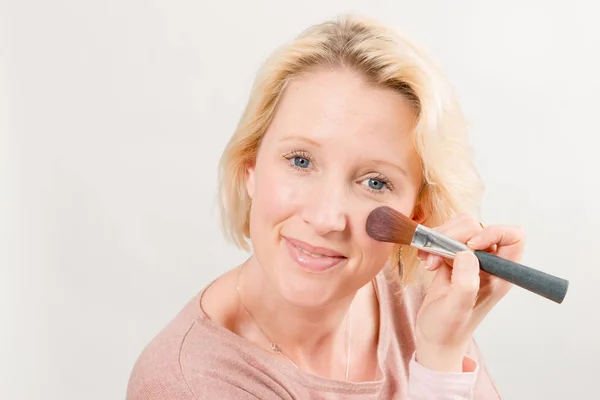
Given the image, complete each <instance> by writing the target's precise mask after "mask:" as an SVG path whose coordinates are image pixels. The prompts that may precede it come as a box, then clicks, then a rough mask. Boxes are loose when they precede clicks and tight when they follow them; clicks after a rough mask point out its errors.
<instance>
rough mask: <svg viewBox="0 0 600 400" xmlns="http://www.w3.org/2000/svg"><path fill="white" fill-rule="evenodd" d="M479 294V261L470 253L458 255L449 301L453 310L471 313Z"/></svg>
mask: <svg viewBox="0 0 600 400" xmlns="http://www.w3.org/2000/svg"><path fill="white" fill-rule="evenodd" d="M478 292H479V260H478V259H477V257H476V256H475V254H473V253H472V252H470V251H462V252H459V253H458V254H456V257H455V258H454V263H453V266H452V276H451V278H450V290H449V291H448V295H447V299H448V302H449V303H450V304H449V305H450V307H451V310H453V311H454V312H457V313H470V312H471V311H472V310H473V307H474V306H475V302H476V301H477V293H478Z"/></svg>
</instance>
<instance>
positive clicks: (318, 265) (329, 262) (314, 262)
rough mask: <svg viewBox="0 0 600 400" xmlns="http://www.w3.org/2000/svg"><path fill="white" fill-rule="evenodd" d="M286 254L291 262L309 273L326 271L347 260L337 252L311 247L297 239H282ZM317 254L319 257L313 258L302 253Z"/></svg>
mask: <svg viewBox="0 0 600 400" xmlns="http://www.w3.org/2000/svg"><path fill="white" fill-rule="evenodd" d="M284 240H285V243H286V245H287V248H288V252H289V254H290V257H291V258H292V260H294V261H295V262H296V264H298V265H299V266H300V267H302V269H305V270H308V271H310V272H324V271H328V270H330V269H332V268H334V267H336V266H338V265H340V264H342V263H343V262H344V261H346V260H347V258H346V257H345V256H343V255H342V254H341V253H338V252H337V251H334V250H331V249H326V248H324V247H315V246H311V245H309V244H308V243H305V242H302V241H301V240H297V239H290V238H286V237H284ZM302 250H305V251H308V252H310V253H314V254H319V255H320V257H313V256H311V255H310V254H306V253H305V252H304V251H302Z"/></svg>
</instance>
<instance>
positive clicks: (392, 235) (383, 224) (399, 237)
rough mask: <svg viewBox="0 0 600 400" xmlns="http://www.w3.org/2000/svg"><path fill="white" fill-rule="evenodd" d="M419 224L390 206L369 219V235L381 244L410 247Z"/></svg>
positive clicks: (377, 209)
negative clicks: (396, 244)
mask: <svg viewBox="0 0 600 400" xmlns="http://www.w3.org/2000/svg"><path fill="white" fill-rule="evenodd" d="M417 225H418V224H417V223H416V222H415V221H413V220H412V219H410V218H408V217H406V216H405V215H403V214H401V213H399V212H398V211H396V210H394V209H393V208H390V207H388V206H381V207H378V208H376V209H374V210H373V211H371V213H370V214H369V216H368V217H367V234H368V235H369V236H371V237H372V238H373V239H375V240H379V241H380V242H391V243H398V244H404V245H410V244H411V243H412V240H413V236H414V235H415V231H416V230H417Z"/></svg>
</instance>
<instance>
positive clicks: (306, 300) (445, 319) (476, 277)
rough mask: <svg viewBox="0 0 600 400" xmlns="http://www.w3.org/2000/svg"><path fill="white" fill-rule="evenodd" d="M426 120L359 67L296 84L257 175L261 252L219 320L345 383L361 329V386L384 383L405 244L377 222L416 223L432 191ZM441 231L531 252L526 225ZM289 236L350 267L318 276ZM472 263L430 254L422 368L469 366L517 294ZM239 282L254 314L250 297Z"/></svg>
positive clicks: (456, 224)
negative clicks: (383, 283)
mask: <svg viewBox="0 0 600 400" xmlns="http://www.w3.org/2000/svg"><path fill="white" fill-rule="evenodd" d="M414 124H415V115H414V112H413V109H412V108H411V106H410V105H409V104H408V102H407V101H406V100H405V99H404V97H403V96H402V95H401V94H399V93H398V92H395V91H393V90H390V89H385V88H380V87H376V86H374V85H372V84H369V83H367V82H365V80H364V79H363V78H362V77H361V76H360V75H359V74H358V73H355V72H353V71H350V70H319V71H313V72H310V73H308V74H306V75H304V76H301V77H298V78H296V79H294V80H293V81H291V82H290V84H289V85H288V87H287V89H286V92H285V93H284V95H283V98H282V100H281V102H280V104H279V107H278V110H277V112H276V114H275V116H274V119H273V121H272V123H271V124H270V126H269V128H268V129H267V132H266V133H265V136H264V138H263V140H262V142H261V145H260V148H259V151H258V154H257V157H256V160H255V162H254V164H253V165H249V166H247V184H246V189H247V192H248V194H249V196H250V197H251V198H252V207H251V212H250V233H251V241H252V247H253V254H252V256H251V257H250V258H249V259H248V260H247V261H246V262H245V263H244V264H243V265H242V266H241V267H238V268H236V269H234V270H232V271H230V272H229V273H227V274H225V275H223V276H222V277H221V278H219V279H218V280H217V281H216V282H215V283H214V284H213V285H211V286H209V288H208V289H207V290H206V292H205V295H204V296H203V299H202V307H203V309H204V311H205V312H206V313H207V314H208V316H209V317H210V318H212V319H213V320H215V321H216V322H218V323H220V324H222V325H223V326H225V327H226V328H228V329H230V330H231V331H233V332H235V333H236V334H238V335H240V336H242V337H244V338H246V339H248V340H249V341H251V342H253V343H254V344H255V345H257V346H258V347H261V348H263V349H265V350H266V351H269V352H270V354H273V355H274V356H276V357H279V356H278V355H276V354H275V353H273V352H272V350H271V349H270V348H269V347H268V342H269V340H272V341H274V342H275V343H277V344H278V345H279V346H280V348H281V349H282V351H283V352H284V353H285V355H286V356H287V357H289V359H291V360H293V362H294V363H295V364H296V365H298V367H300V368H301V369H303V370H305V371H308V372H311V373H314V374H317V375H320V376H323V377H327V378H333V379H345V370H346V360H347V358H346V333H347V328H348V327H349V328H350V329H351V332H352V341H351V345H352V360H351V368H350V371H351V373H350V380H353V381H369V380H374V379H378V378H379V377H378V376H377V372H378V371H377V367H376V366H377V359H376V348H377V337H378V325H379V315H378V304H377V297H376V293H375V289H374V286H373V283H372V282H373V279H374V277H375V276H376V275H377V274H378V273H379V272H380V271H381V269H382V268H383V266H384V264H385V263H386V261H387V260H388V257H389V255H390V254H391V252H392V245H391V244H389V243H382V242H377V241H375V240H373V239H371V238H370V237H369V236H368V235H367V234H366V232H365V222H366V218H367V215H368V213H369V212H370V211H371V210H372V209H374V208H375V207H377V206H379V205H382V204H386V205H389V206H391V207H393V208H395V209H396V210H398V211H400V212H402V213H404V214H406V215H412V211H413V209H414V207H415V202H416V198H417V194H418V191H419V188H420V187H421V184H422V181H421V167H420V161H419V157H418V155H417V153H416V152H415V150H414V147H413V144H412V135H413V128H414ZM438 229H439V230H440V231H441V232H444V233H446V234H447V235H448V236H451V237H453V238H455V239H457V240H460V241H462V242H467V241H468V240H469V239H473V238H477V237H479V238H480V239H481V240H480V242H479V243H476V244H473V246H471V247H472V248H476V249H488V248H490V247H491V246H494V245H495V246H494V247H493V249H494V250H495V251H496V252H497V254H498V255H500V256H505V257H506V258H509V259H511V260H513V261H518V258H519V257H520V255H521V253H522V248H523V240H522V239H523V238H522V234H521V231H520V230H518V229H516V228H513V227H489V228H486V229H485V230H483V229H482V228H481V226H480V225H479V224H478V223H476V222H475V220H473V219H472V218H470V217H468V216H460V217H458V218H456V219H454V220H452V221H450V222H448V223H447V224H445V225H443V226H441V227H439V228H438ZM288 239H291V240H294V239H296V240H301V241H303V242H305V243H308V244H310V245H312V246H318V247H322V248H327V249H330V250H334V251H336V252H338V253H339V254H341V255H343V257H344V258H343V260H342V261H341V262H340V263H339V264H338V265H337V266H336V267H334V268H332V269H330V270H327V271H325V272H318V273H316V272H313V271H307V270H306V269H303V268H301V267H299V265H298V264H297V263H296V262H295V261H294V260H293V259H292V256H291V255H290V251H289V249H288V246H289V243H288ZM421 256H424V255H423V254H421ZM473 260H474V256H473V255H471V254H469V253H465V254H460V255H459V256H458V257H457V258H456V259H455V261H454V263H449V264H448V263H446V262H443V261H442V260H441V259H438V258H432V259H431V266H430V268H431V269H432V270H436V271H437V272H436V276H435V279H434V282H433V285H432V287H431V289H430V290H429V292H428V294H427V296H426V299H425V301H424V303H423V306H422V307H421V309H420V311H419V315H418V318H417V329H416V332H417V360H418V362H420V363H421V364H423V365H424V366H426V367H428V368H431V369H435V370H439V371H461V370H462V360H463V355H464V353H465V350H466V347H467V346H468V344H469V341H470V339H471V336H472V333H473V331H474V329H475V328H476V326H477V325H478V324H479V322H481V320H482V319H483V318H484V317H485V315H486V314H487V312H489V310H490V309H491V308H492V307H493V305H494V304H496V303H497V301H498V300H500V298H501V297H502V296H503V295H504V294H505V293H506V292H507V291H508V288H509V285H508V284H506V283H505V282H502V281H500V280H499V279H497V278H496V279H495V278H494V277H491V276H489V275H486V276H485V277H484V276H483V275H482V278H480V273H479V269H478V268H477V264H476V263H474V261H473ZM475 260H476V259H475ZM238 282H239V288H240V295H241V299H242V301H243V305H245V307H246V308H247V309H248V310H249V311H250V312H251V314H252V316H253V317H254V319H253V318H252V317H251V316H250V315H249V314H248V312H247V311H246V309H245V308H244V307H243V305H242V304H241V303H240V302H239V299H238V296H237V295H236V292H235V290H236V286H237V285H238ZM478 295H479V297H477V296H478ZM476 298H477V301H475V299H476ZM351 304H352V319H351V321H352V324H351V325H350V326H349V325H348V324H349V322H350V320H349V319H348V317H347V316H348V310H349V307H350V305H351ZM259 326H260V328H262V330H261V329H260V328H259Z"/></svg>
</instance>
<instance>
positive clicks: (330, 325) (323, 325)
mask: <svg viewBox="0 0 600 400" xmlns="http://www.w3.org/2000/svg"><path fill="white" fill-rule="evenodd" d="M239 273H240V275H239V290H240V297H241V300H242V304H243V306H245V308H246V309H247V311H248V312H249V313H250V314H251V315H248V317H250V319H251V320H253V321H251V322H252V323H251V324H249V325H248V326H249V327H250V326H251V325H258V326H256V327H254V329H253V328H250V329H253V330H255V332H254V334H253V335H251V336H252V337H253V338H256V340H254V341H258V343H257V344H259V345H261V346H262V347H267V348H268V346H269V341H272V342H273V343H275V344H276V345H277V346H278V347H279V348H280V350H281V352H282V353H283V354H284V355H285V356H286V357H288V358H290V359H291V360H292V361H293V362H294V364H296V365H297V366H299V367H301V366H305V367H309V368H310V369H313V370H314V369H320V368H319V367H321V368H324V369H329V367H331V369H334V370H335V369H336V368H337V367H339V364H340V361H343V363H344V364H345V363H346V360H347V354H346V353H347V346H346V345H347V340H348V337H347V336H348V334H347V333H348V328H350V329H351V328H352V327H351V326H349V320H348V317H349V315H348V313H349V310H350V305H351V303H352V300H353V298H354V294H353V295H352V296H348V297H346V298H343V299H341V300H339V301H337V302H335V303H332V304H328V305H327V306H323V307H320V308H317V309H315V308H311V309H306V308H302V307H298V306H295V305H293V304H290V303H289V302H287V301H286V300H285V299H284V298H283V297H282V296H281V295H280V294H279V292H278V291H277V290H275V288H273V287H272V285H271V283H270V282H269V280H268V279H267V277H266V276H265V275H264V273H263V270H262V269H261V268H260V266H259V265H258V263H257V262H256V260H255V259H254V257H252V258H250V259H249V260H248V261H246V263H245V264H244V265H243V266H242V267H241V269H240V271H239ZM240 311H241V312H246V310H244V307H241V310H240ZM245 319H246V318H242V320H245ZM244 325H246V324H244ZM256 329H258V332H256ZM259 332H260V333H259ZM261 336H262V339H261ZM265 336H266V337H265ZM260 341H262V342H263V343H260ZM311 366H319V367H317V368H311ZM344 373H345V370H344Z"/></svg>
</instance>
